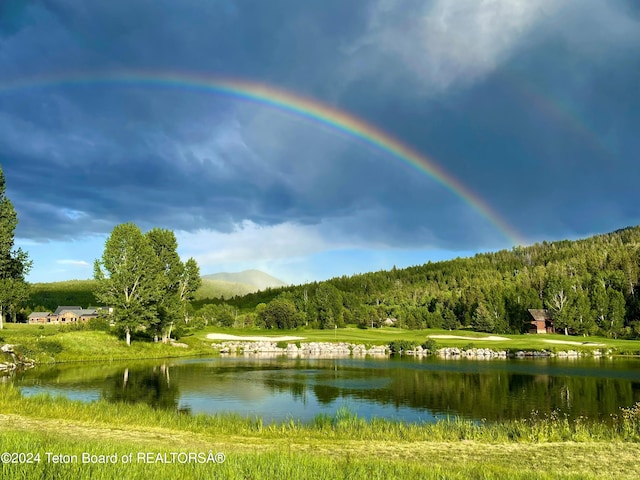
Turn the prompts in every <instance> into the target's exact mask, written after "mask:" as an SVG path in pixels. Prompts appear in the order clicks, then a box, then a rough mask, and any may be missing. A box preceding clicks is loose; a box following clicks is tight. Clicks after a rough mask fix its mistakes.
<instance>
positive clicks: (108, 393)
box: [102, 363, 180, 410]
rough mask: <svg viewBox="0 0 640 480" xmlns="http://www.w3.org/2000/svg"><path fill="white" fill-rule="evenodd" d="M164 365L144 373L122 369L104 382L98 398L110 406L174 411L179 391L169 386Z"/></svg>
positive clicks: (166, 367)
mask: <svg viewBox="0 0 640 480" xmlns="http://www.w3.org/2000/svg"><path fill="white" fill-rule="evenodd" d="M169 370H170V369H169V367H168V366H167V364H166V363H163V364H161V365H159V366H154V367H149V368H144V369H129V368H125V369H124V371H123V372H122V373H121V374H119V375H113V376H111V377H108V378H106V379H105V384H104V387H103V389H102V398H103V399H105V400H108V401H110V402H123V403H146V404H147V405H149V406H151V407H153V408H160V409H166V410H178V399H179V397H180V390H179V389H178V385H177V383H176V382H173V383H172V382H171V376H170V371H169Z"/></svg>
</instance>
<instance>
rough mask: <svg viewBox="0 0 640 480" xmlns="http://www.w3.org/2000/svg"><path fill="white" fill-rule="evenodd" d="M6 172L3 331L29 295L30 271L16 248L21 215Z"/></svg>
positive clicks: (0, 276)
mask: <svg viewBox="0 0 640 480" xmlns="http://www.w3.org/2000/svg"><path fill="white" fill-rule="evenodd" d="M5 190H6V184H5V178H4V173H3V171H2V168H0V329H2V328H4V317H5V315H6V314H7V311H8V310H11V311H13V313H14V314H15V311H16V309H17V307H18V305H19V304H20V303H22V302H24V301H25V300H27V298H28V296H29V285H28V284H27V282H26V281H25V277H26V275H27V274H28V273H29V270H30V269H31V265H32V263H31V261H30V260H29V256H28V255H27V253H26V252H24V251H22V249H20V248H18V249H14V248H13V247H14V236H15V230H16V226H17V225H18V215H17V214H16V211H15V209H14V208H13V204H12V203H11V201H10V200H9V199H8V198H7V197H6V195H5Z"/></svg>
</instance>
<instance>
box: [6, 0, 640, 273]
mask: <svg viewBox="0 0 640 480" xmlns="http://www.w3.org/2000/svg"><path fill="white" fill-rule="evenodd" d="M122 71H126V72H131V73H134V74H135V73H149V72H164V74H168V73H171V74H175V75H198V76H200V77H205V78H207V77H211V78H214V77H219V76H225V77H230V78H236V79H240V80H245V81H250V82H256V83H260V84H265V85H268V86H270V87H273V88H277V89H280V90H283V91H286V92H290V93H292V94H295V95H300V96H304V97H307V98H309V99H312V100H313V101H316V102H319V103H321V104H324V105H327V106H329V107H331V108H334V109H338V110H341V111H343V112H345V113H348V114H349V115H353V116H355V117H357V118H359V119H361V120H362V121H364V122H366V123H368V124H370V125H372V126H374V127H375V128H377V129H379V130H381V131H383V132H385V133H386V134H388V135H390V136H392V137H393V138H396V139H397V140H399V141H400V142H402V143H403V144H405V145H407V146H409V147H410V148H412V149H414V150H416V151H418V152H419V153H420V154H421V155H423V156H425V157H427V158H430V159H431V160H432V161H433V162H434V163H435V164H437V165H438V166H439V167H440V168H442V169H443V170H444V171H445V172H447V174H448V175H450V176H451V177H452V178H455V179H456V180H457V181H458V182H460V183H461V184H462V185H464V187H465V188H466V189H468V190H469V191H470V192H473V194H474V195H476V196H477V197H479V198H481V199H482V200H483V201H484V202H485V203H486V204H487V205H488V206H489V207H490V208H491V210H492V212H494V213H495V215H497V216H498V217H500V218H501V219H503V221H504V222H505V223H506V224H507V225H509V226H510V228H512V229H513V230H514V231H517V232H519V234H520V235H521V236H522V238H524V239H525V242H526V243H534V242H536V241H541V240H545V239H546V240H556V239H564V238H578V237H583V236H588V235H591V234H595V233H604V232H607V231H611V230H615V229H618V228H622V227H625V226H628V225H637V224H639V223H640V207H638V203H640V202H638V201H637V197H638V193H637V190H638V185H640V168H639V167H638V158H637V156H638V152H639V151H640V135H638V133H637V132H638V125H640V7H639V6H638V3H637V2H635V1H634V0H625V1H623V0H610V1H606V2H605V1H601V0H581V1H580V2H575V1H570V0H538V1H536V2H531V1H529V0H456V1H449V0H430V1H427V0H353V1H349V2H345V1H342V0H324V1H322V2H300V1H298V0H269V1H268V2H267V1H257V0H254V1H249V0H235V1H226V0H207V1H204V0H182V1H180V2H175V1H173V0H171V1H170V0H154V1H151V0H140V1H137V2H125V1H123V0H111V1H109V2H92V3H91V4H90V5H85V4H84V3H83V2H75V1H72V0H48V1H46V2H45V1H21V0H4V1H3V2H0V165H1V166H2V169H3V171H4V173H5V176H6V180H7V194H8V196H9V198H10V199H11V200H12V201H13V203H14V205H15V207H16V210H17V212H18V217H19V221H20V223H19V225H18V229H17V232H16V237H17V238H16V244H17V245H19V246H21V247H22V248H24V249H25V250H27V251H28V252H29V254H30V256H31V258H32V259H33V260H34V268H33V270H32V273H31V275H30V278H29V279H30V280H31V281H33V282H40V281H54V280H64V279H74V278H90V277H91V275H92V264H93V261H94V260H95V259H96V258H98V257H100V255H101V254H102V250H103V246H104V242H105V240H106V238H107V236H108V234H109V232H110V231H111V229H112V228H113V227H114V226H115V225H117V224H118V223H123V222H129V221H131V222H135V223H137V224H138V225H140V226H141V228H143V229H144V230H146V229H149V228H152V227H162V228H169V229H172V230H174V231H175V233H176V236H177V237H178V241H179V244H180V253H181V255H182V256H183V257H184V258H187V257H190V256H193V257H194V258H196V260H197V261H198V262H199V264H200V267H201V271H202V273H214V272H219V271H239V270H243V269H247V268H259V269H261V270H264V271H266V272H268V273H270V274H272V275H275V276H277V277H279V278H281V279H283V280H285V281H287V282H292V283H300V282H304V281H308V280H319V279H324V278H328V277H332V276H339V275H343V274H346V275H349V274H352V273H356V272H363V271H372V270H380V269H384V268H391V267H392V266H393V265H396V266H398V267H401V266H408V265H416V264H422V263H425V262H427V261H437V260H440V259H445V258H451V257H455V256H467V255H472V254H473V253H474V252H482V251H493V250H498V249H502V248H511V247H512V246H513V240H512V239H511V238H509V237H508V236H505V234H504V232H502V231H501V230H500V229H498V228H496V226H495V225H494V224H493V223H492V222H491V221H489V220H488V219H487V218H486V217H485V216H483V215H481V214H480V213H479V212H478V211H477V209H474V208H472V206H470V205H469V204H468V203H467V202H465V201H464V200H463V199H462V198H461V197H460V196H459V195H456V194H455V192H452V191H450V190H448V189H447V188H444V187H443V186H442V185H441V184H440V183H438V182H437V181H435V180H434V179H433V178H431V177H430V176H429V175H427V174H424V173H420V172H419V171H417V170H416V169H414V168H411V167H410V166H409V165H407V164H406V163H403V162H402V161H399V160H398V158H395V157H393V156H391V155H389V154H387V153H385V152H383V151H379V150H376V149H374V148H371V147H370V146H366V145H364V144H363V143H362V142H361V141H358V140H357V139H355V138H353V137H350V136H349V135H345V134H343V133H339V132H337V131H334V130H332V129H331V128H329V127H327V126H321V125H319V124H318V123H317V122H312V121H309V120H307V119H304V118H302V117H300V116H296V115H294V114H291V113H286V112H283V111H281V110H278V109H276V108H273V107H269V106H268V105H264V104H259V103H255V102H247V101H243V100H241V99H238V98H233V97H230V96H224V95H216V94H213V93H211V92H205V91H195V90H194V89H189V88H176V87H174V88H164V87H162V86H157V85H156V86H150V85H145V84H124V83H120V84H118V83H109V82H103V83H84V84H78V83H66V84H61V83H55V82H42V81H40V82H38V80H37V79H43V78H53V77H56V76H65V77H67V78H73V77H74V75H79V74H80V73H82V74H86V75H98V76H99V75H108V74H109V73H110V72H122Z"/></svg>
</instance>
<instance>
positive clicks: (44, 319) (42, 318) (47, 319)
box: [29, 312, 51, 323]
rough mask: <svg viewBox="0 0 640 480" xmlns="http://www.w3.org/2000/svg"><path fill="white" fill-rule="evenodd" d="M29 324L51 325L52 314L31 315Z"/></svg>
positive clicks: (39, 313)
mask: <svg viewBox="0 0 640 480" xmlns="http://www.w3.org/2000/svg"><path fill="white" fill-rule="evenodd" d="M29 323H51V312H33V313H30V314H29Z"/></svg>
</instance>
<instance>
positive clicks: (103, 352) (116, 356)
mask: <svg viewBox="0 0 640 480" xmlns="http://www.w3.org/2000/svg"><path fill="white" fill-rule="evenodd" d="M1 343H9V344H12V345H16V351H17V352H18V353H20V354H21V355H23V356H26V357H28V358H30V359H32V360H35V361H36V362H37V363H54V362H74V361H111V360H125V359H148V358H170V357H184V356H195V355H211V354H212V351H211V348H210V344H211V342H204V341H203V339H201V338H199V337H196V336H188V337H185V338H184V339H181V340H180V343H183V344H185V345H187V347H186V348H185V347H180V346H173V345H170V344H163V343H161V342H158V343H154V342H145V341H134V342H132V343H131V346H127V345H126V343H125V342H124V340H120V339H118V338H116V337H115V336H114V335H111V334H110V333H108V332H103V331H91V330H77V331H76V330H73V329H70V328H68V327H65V326H59V325H42V326H39V325H27V324H11V323H10V324H5V328H4V329H3V330H0V344H1Z"/></svg>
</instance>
